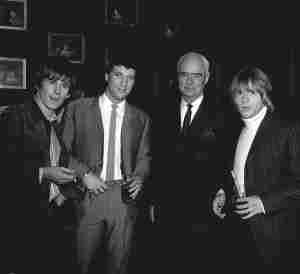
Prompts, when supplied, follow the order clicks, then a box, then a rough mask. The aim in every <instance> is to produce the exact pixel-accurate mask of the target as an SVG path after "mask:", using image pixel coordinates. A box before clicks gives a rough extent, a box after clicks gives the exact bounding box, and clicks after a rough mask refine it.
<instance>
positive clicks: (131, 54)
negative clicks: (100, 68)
mask: <svg viewBox="0 0 300 274" xmlns="http://www.w3.org/2000/svg"><path fill="white" fill-rule="evenodd" d="M137 60H138V52H137V51H134V50H133V49H126V48H124V49H118V50H112V51H110V53H109V56H108V60H107V63H106V66H105V72H106V73H110V72H111V71H112V69H113V67H114V66H119V65H122V66H124V67H126V68H132V69H134V70H137V67H138V61H137Z"/></svg>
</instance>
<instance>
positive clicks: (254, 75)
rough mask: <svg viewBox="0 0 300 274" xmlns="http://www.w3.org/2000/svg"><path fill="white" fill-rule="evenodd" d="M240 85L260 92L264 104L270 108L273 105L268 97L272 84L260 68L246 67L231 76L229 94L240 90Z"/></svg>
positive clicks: (271, 108) (272, 107)
mask: <svg viewBox="0 0 300 274" xmlns="http://www.w3.org/2000/svg"><path fill="white" fill-rule="evenodd" d="M241 86H247V87H251V89H253V90H254V91H255V92H257V93H258V94H260V96H261V98H262V100H263V102H264V104H265V105H266V106H267V107H268V108H269V109H270V110H271V111H273V110H274V105H273V103H272V101H271V99H270V96H269V94H270V92H271V91H272V85H271V81H270V79H269V77H268V76H267V74H266V73H264V72H263V71H262V70H261V69H259V68H256V67H246V68H243V69H242V70H240V71H239V72H238V73H237V74H236V75H235V76H234V78H233V80H232V82H231V85H230V87H229V92H230V94H231V96H234V94H235V93H237V92H239V91H240V90H241Z"/></svg>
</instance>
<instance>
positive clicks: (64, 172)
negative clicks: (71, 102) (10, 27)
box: [1, 57, 77, 273]
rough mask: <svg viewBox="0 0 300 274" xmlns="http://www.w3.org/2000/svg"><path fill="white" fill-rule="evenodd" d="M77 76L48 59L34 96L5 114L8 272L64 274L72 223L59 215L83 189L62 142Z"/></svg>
mask: <svg viewBox="0 0 300 274" xmlns="http://www.w3.org/2000/svg"><path fill="white" fill-rule="evenodd" d="M71 78H72V74H71V70H70V66H69V64H68V62H67V61H65V60H62V59H60V58H56V57H50V58H48V59H47V60H45V62H41V65H40V67H39V69H38V70H37V71H36V74H35V89H36V92H35V94H34V96H32V98H30V99H28V100H26V101H25V102H24V103H22V104H19V105H14V106H11V107H9V108H8V109H7V110H6V111H5V112H4V113H3V114H2V117H1V167H2V174H3V177H4V178H5V180H6V181H7V183H6V184H5V185H6V186H5V188H4V189H5V190H6V191H5V192H4V193H5V196H3V197H5V198H4V199H2V202H5V205H4V206H5V208H6V210H5V212H6V213H7V215H4V216H6V218H5V217H4V218H3V223H4V225H3V226H4V227H6V233H3V234H2V233H1V234H2V235H4V237H5V240H4V241H2V244H3V245H4V243H7V246H8V248H7V249H6V250H5V254H6V257H5V258H6V259H5V260H4V261H5V262H3V264H7V270H6V272H7V273H8V272H16V273H19V272H21V273H24V272H28V273H48V272H47V271H49V273H53V272H57V273H59V271H60V270H62V262H63V261H64V259H65V260H67V258H69V257H68V256H69V255H70V254H63V253H59V252H60V251H62V250H63V246H64V243H65V242H64V241H65V239H63V238H62V234H63V231H64V226H65V225H67V224H66V223H60V221H59V219H60V218H59V216H61V214H62V212H65V210H64V209H66V208H67V207H69V205H70V204H69V201H70V198H71V200H72V201H73V198H75V196H74V195H73V194H75V193H77V192H76V187H75V186H74V179H75V173H74V171H73V170H71V169H68V168H67V166H68V161H69V156H68V154H67V152H66V149H65V147H64V146H63V144H62V143H61V142H60V135H61V129H62V124H61V122H60V120H61V118H62V116H63V111H64V103H65V101H66V100H67V99H68V98H69V97H70V95H71V94H70V92H69V91H70V88H71ZM53 123H55V125H52V124H53ZM70 195H71V196H70ZM2 208H4V207H2ZM69 213H71V212H69V211H68V214H69ZM61 217H62V216H61ZM63 218H67V219H68V220H70V219H69V216H68V215H65V216H64V217H63ZM60 220H61V221H62V219H60ZM74 220H75V218H74ZM70 224H71V223H69V224H68V225H70ZM50 258H51V259H50ZM60 259H61V260H60ZM62 271H64V270H62Z"/></svg>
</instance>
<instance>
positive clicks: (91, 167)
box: [63, 51, 150, 274]
mask: <svg viewBox="0 0 300 274" xmlns="http://www.w3.org/2000/svg"><path fill="white" fill-rule="evenodd" d="M134 60H135V58H134V56H132V55H131V54H129V52H128V51H124V52H123V53H121V52H119V53H113V56H112V59H111V60H110V61H111V62H110V64H109V67H108V70H107V72H106V74H105V80H106V82H107V85H106V88H105V90H104V93H103V94H101V95H100V96H97V97H95V98H86V99H80V100H78V101H75V102H74V103H71V104H70V105H69V108H68V111H67V115H66V124H65V128H64V134H63V138H64V142H65V144H66V146H67V147H68V149H69V150H70V152H71V153H72V155H73V156H74V157H75V158H73V159H72V161H71V163H70V167H71V168H72V169H75V170H76V174H77V176H78V177H79V178H81V180H82V183H83V185H84V186H85V187H86V194H85V197H84V199H83V201H82V203H81V205H80V210H81V213H80V219H79V228H78V233H77V247H78V261H79V267H80V273H81V274H86V273H99V271H100V270H101V271H102V272H103V273H109V274H116V273H127V265H128V259H129V255H130V248H131V243H132V236H133V226H134V224H135V220H136V218H137V213H138V212H137V209H138V208H137V201H136V200H137V198H138V196H139V195H141V193H140V192H141V190H142V187H143V184H144V183H145V181H146V179H147V177H148V175H149V172H150V146H149V135H150V119H149V117H148V115H146V114H145V113H144V112H143V111H141V110H140V109H138V108H136V107H134V106H133V105H131V104H129V103H128V102H127V101H126V98H127V96H128V95H129V94H130V92H131V91H132V89H133V87H134V83H135V75H136V63H135V62H134ZM126 182H129V190H128V191H129V193H128V195H129V197H127V198H126V193H125V192H124V191H126V189H125V188H124V187H125V183H126ZM122 189H123V191H122ZM122 192H123V194H125V195H122ZM137 263H138V262H137ZM99 269H100V270H99ZM101 271H100V272H101Z"/></svg>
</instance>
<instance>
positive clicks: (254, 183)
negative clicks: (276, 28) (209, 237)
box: [213, 68, 300, 273]
mask: <svg viewBox="0 0 300 274" xmlns="http://www.w3.org/2000/svg"><path fill="white" fill-rule="evenodd" d="M271 91H272V86H271V82H270V80H269V78H268V76H267V75H266V74H265V73H264V72H263V71H262V70H260V69H258V68H245V69H243V70H241V71H240V72H239V73H237V74H236V76H235V77H234V79H233V81H232V83H231V87H230V95H231V97H232V99H233V102H234V105H235V106H236V108H237V110H238V112H239V113H240V116H241V119H242V122H243V123H241V125H240V127H239V128H238V131H236V132H237V134H236V138H235V137H234V136H233V137H232V142H231V143H232V146H230V145H229V161H228V163H229V165H231V166H229V167H228V174H229V175H230V176H229V180H228V185H224V189H222V190H219V191H218V193H217V195H216V198H215V200H214V203H213V210H214V212H215V214H216V215H218V216H219V217H220V218H224V217H225V219H224V222H225V223H228V224H229V230H228V231H229V232H230V234H231V235H232V237H231V238H230V239H231V241H230V252H231V255H230V261H231V263H232V265H231V267H230V268H231V271H232V270H234V269H235V270H236V273H240V270H241V269H247V270H250V269H251V270H253V271H261V272H262V273H263V272H265V273H267V272H268V273H269V272H270V271H271V270H273V271H274V272H276V273H277V272H278V271H280V270H284V271H286V270H287V268H291V269H293V266H295V262H296V260H295V258H296V254H297V252H295V250H297V248H298V246H297V245H298V242H297V241H296V240H297V230H298V227H297V215H299V212H298V211H299V204H300V127H299V125H296V124H294V123H293V122H288V121H283V120H282V119H280V118H279V117H278V115H276V113H275V112H273V110H274V106H273V104H272V101H271V99H270V92H271ZM230 155H231V156H230ZM230 171H231V172H230ZM233 190H234V191H233ZM224 202H225V204H227V205H228V204H230V203H231V202H232V203H233V205H232V206H229V207H227V208H229V209H230V211H229V212H227V215H228V216H226V211H222V209H223V208H224Z"/></svg>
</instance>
